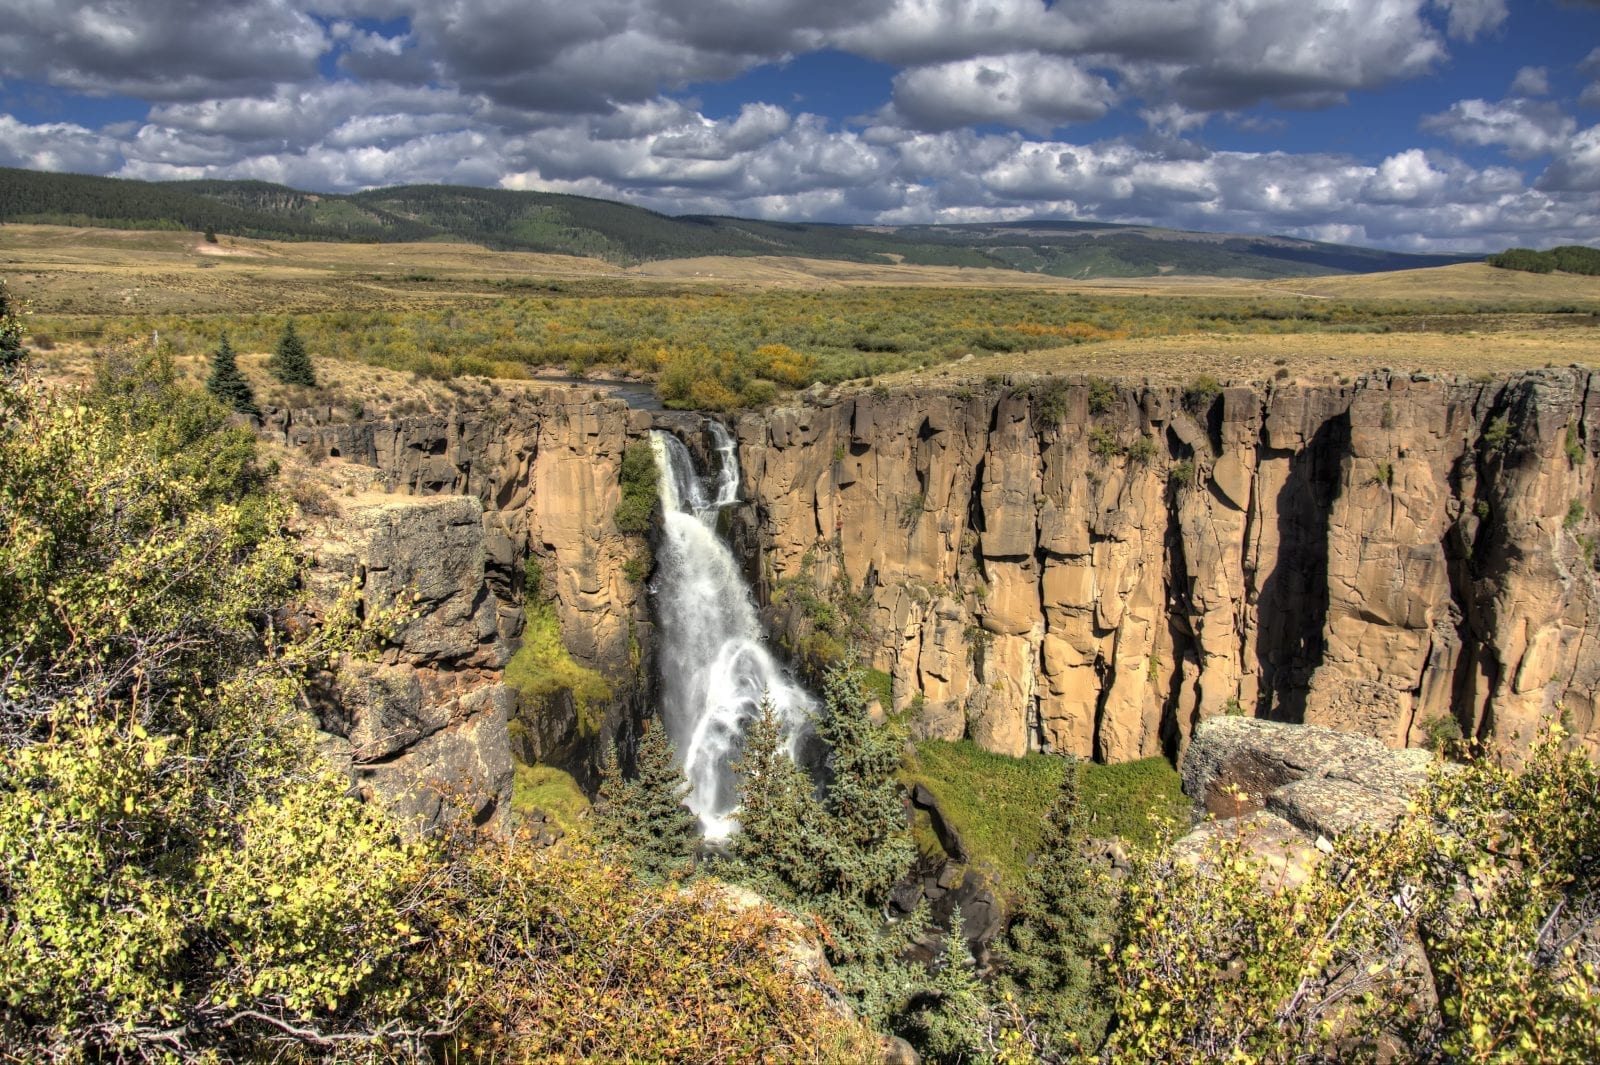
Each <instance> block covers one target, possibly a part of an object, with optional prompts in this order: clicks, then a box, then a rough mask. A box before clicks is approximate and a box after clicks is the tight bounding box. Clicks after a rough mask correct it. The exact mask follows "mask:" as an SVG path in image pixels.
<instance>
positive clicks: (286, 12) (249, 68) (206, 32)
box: [0, 0, 331, 100]
mask: <svg viewBox="0 0 1600 1065" xmlns="http://www.w3.org/2000/svg"><path fill="white" fill-rule="evenodd" d="M330 43H331V41H330V39H329V37H328V35H327V34H326V33H324V32H323V29H322V27H321V26H320V25H319V24H318V23H317V21H316V20H315V19H314V18H312V17H311V16H310V15H309V14H308V13H306V12H305V11H302V10H300V9H299V8H298V6H297V5H295V4H293V3H291V2H289V0H162V2H161V3H127V2H125V0H8V2H7V4H6V12H5V32H4V34H3V35H0V74H3V75H5V76H9V77H16V78H27V79H35V80H40V81H45V82H48V83H49V84H52V85H58V86H62V87H65V88H69V89H74V90H78V91H81V92H90V93H124V94H127V95H131V96H139V97H143V98H145V99H149V100H192V99H201V98H204V97H208V96H217V95H226V94H229V93H231V92H236V91H239V90H244V91H259V90H260V89H261V88H263V87H266V86H269V85H271V84H272V83H273V82H275V81H285V80H294V79H299V78H310V77H314V76H315V75H316V72H317V66H316V65H317V60H318V59H319V57H320V56H322V55H323V53H324V52H326V51H327V49H328V47H329V46H330Z"/></svg>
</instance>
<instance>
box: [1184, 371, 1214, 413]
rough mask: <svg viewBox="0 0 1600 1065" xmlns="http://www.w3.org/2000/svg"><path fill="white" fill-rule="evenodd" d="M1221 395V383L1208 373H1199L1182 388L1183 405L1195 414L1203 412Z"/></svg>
mask: <svg viewBox="0 0 1600 1065" xmlns="http://www.w3.org/2000/svg"><path fill="white" fill-rule="evenodd" d="M1220 395H1222V385H1221V383H1220V382H1218V381H1217V379H1216V378H1215V377H1212V376H1211V375H1210V374H1208V373H1203V374H1200V375H1199V376H1197V377H1195V379H1194V380H1192V381H1190V382H1189V384H1188V387H1186V388H1185V389H1184V390H1183V405H1184V406H1186V407H1188V408H1189V409H1190V410H1191V411H1193V412H1195V413H1196V414H1200V413H1204V412H1205V411H1207V410H1209V409H1210V408H1211V404H1212V403H1214V402H1215V401H1216V398H1217V397H1218V396H1220Z"/></svg>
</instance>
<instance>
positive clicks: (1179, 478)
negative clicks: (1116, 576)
mask: <svg viewBox="0 0 1600 1065" xmlns="http://www.w3.org/2000/svg"><path fill="white" fill-rule="evenodd" d="M1167 480H1168V481H1169V482H1171V483H1172V484H1175V485H1177V486H1178V487H1179V488H1192V487H1194V483H1195V466H1194V461H1193V460H1192V459H1184V460H1183V461H1182V462H1174V463H1173V464H1172V468H1171V469H1170V470H1168V471H1167Z"/></svg>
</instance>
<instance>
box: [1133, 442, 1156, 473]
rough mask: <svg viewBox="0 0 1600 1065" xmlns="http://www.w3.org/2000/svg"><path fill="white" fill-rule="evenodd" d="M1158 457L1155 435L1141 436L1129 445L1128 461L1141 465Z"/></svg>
mask: <svg viewBox="0 0 1600 1065" xmlns="http://www.w3.org/2000/svg"><path fill="white" fill-rule="evenodd" d="M1155 457H1156V440H1155V437H1153V436H1141V437H1140V438H1139V439H1137V440H1135V441H1134V442H1133V443H1131V444H1129V445H1128V461H1130V462H1134V463H1137V464H1139V465H1141V466H1144V465H1147V464H1148V463H1149V462H1150V460H1151V459H1153V458H1155Z"/></svg>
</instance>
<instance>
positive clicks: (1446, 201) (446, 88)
mask: <svg viewBox="0 0 1600 1065" xmlns="http://www.w3.org/2000/svg"><path fill="white" fill-rule="evenodd" d="M0 25H4V26H5V27H6V33H5V34H4V35H3V36H0V165H10V166H24V167H31V168H36V169H58V170H71V171H76V172H82V173H97V174H112V175H118V176H126V177H139V178H147V179H176V178H190V177H230V178H258V179H263V180H268V181H278V182H283V183H285V184H289V185H294V186H296V187H299V188H303V189H313V190H318V191H347V190H354V189H360V188H367V187H373V186H380V185H391V184H401V183H409V182H454V183H461V184H473V185H498V186H503V187H507V188H524V189H551V190H556V191H564V192H575V193H581V194H585V195H593V196H603V197H607V198H611V199H619V200H625V201H628V202H631V203H636V204H639V205H641V206H646V207H650V208H653V209H656V210H661V211H665V212H667V213H689V212H697V213H698V212H711V213H719V214H737V215H745V216H756V217H767V218H789V219H813V220H823V221H852V222H876V223H895V222H940V221H944V222H962V221H985V220H995V219H1025V218H1035V217H1041V218H1086V219H1095V220H1101V221H1116V222H1143V223H1154V224H1159V225H1171V226H1179V227H1184V228H1194V229H1205V230H1213V231H1227V232H1245V233H1288V234H1293V235H1297V236H1305V237H1311V238H1318V239H1327V240H1337V241H1348V242H1352V243H1361V244H1370V245H1375V246H1382V247H1389V248H1398V249H1403V250H1441V251H1444V250H1448V251H1471V252H1476V251H1482V250H1488V249H1497V248H1500V247H1505V246H1508V245H1511V244H1527V245H1535V246H1549V245H1552V244H1556V243H1567V242H1584V243H1600V0H1516V2H1512V0H1055V2H1054V3H1048V2H1046V0H583V2H575V0H159V2H158V0H87V2H73V0H0Z"/></svg>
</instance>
